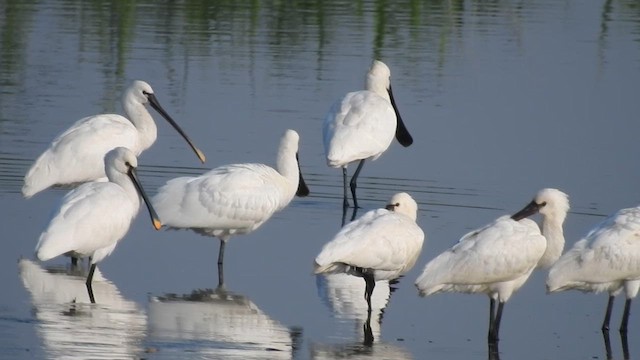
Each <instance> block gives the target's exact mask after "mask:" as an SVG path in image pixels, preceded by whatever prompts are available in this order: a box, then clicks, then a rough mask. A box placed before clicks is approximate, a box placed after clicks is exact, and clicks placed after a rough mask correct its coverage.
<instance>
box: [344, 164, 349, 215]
mask: <svg viewBox="0 0 640 360" xmlns="http://www.w3.org/2000/svg"><path fill="white" fill-rule="evenodd" d="M342 189H343V191H344V194H343V198H342V208H343V209H344V211H345V212H346V211H347V209H348V208H349V199H348V195H347V168H346V167H343V168H342Z"/></svg>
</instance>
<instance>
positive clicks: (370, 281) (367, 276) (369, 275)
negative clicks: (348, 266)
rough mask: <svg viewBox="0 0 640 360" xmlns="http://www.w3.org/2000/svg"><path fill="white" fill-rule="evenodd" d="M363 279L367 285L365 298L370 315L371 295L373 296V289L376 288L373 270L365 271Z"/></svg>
mask: <svg viewBox="0 0 640 360" xmlns="http://www.w3.org/2000/svg"><path fill="white" fill-rule="evenodd" d="M362 277H363V278H364V282H365V283H366V288H365V291H364V298H365V300H367V306H368V310H367V311H369V313H371V294H373V288H375V287H376V281H375V279H374V278H373V271H371V270H363V271H362Z"/></svg>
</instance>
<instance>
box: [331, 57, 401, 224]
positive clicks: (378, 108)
mask: <svg viewBox="0 0 640 360" xmlns="http://www.w3.org/2000/svg"><path fill="white" fill-rule="evenodd" d="M365 89H366V90H361V91H355V92H350V93H348V94H346V95H345V96H344V97H343V98H341V99H339V100H338V101H336V102H335V103H334V104H333V106H332V107H331V109H330V110H329V112H328V113H327V115H326V117H325V120H324V125H323V129H322V136H323V143H324V150H325V154H326V159H327V164H328V165H329V166H330V167H333V168H340V167H341V168H342V178H343V190H344V197H343V225H344V217H345V215H346V211H347V208H348V207H349V200H348V199H347V165H349V163H352V162H355V161H359V163H358V167H357V168H356V171H355V172H354V174H353V177H352V178H351V181H350V184H349V186H350V188H351V196H352V197H353V206H354V212H353V217H352V219H351V220H353V218H355V215H356V211H357V208H358V199H357V197H356V187H357V181H358V175H359V174H360V171H361V170H362V166H363V165H364V162H365V160H376V159H377V158H378V157H380V155H382V153H384V152H385V151H386V150H387V148H388V147H389V145H390V144H391V141H392V140H393V137H394V136H395V137H396V139H398V142H400V144H401V145H402V146H405V147H406V146H409V145H411V144H412V143H413V138H412V137H411V135H410V134H409V131H408V130H407V128H406V127H405V125H404V123H403V122H402V118H401V117H400V113H399V112H398V107H397V106H396V103H395V100H394V98H393V92H392V91H391V71H390V70H389V68H388V67H387V65H385V64H384V63H383V62H382V61H378V60H374V61H373V64H372V65H371V68H370V69H369V72H368V73H367V77H366V86H365Z"/></svg>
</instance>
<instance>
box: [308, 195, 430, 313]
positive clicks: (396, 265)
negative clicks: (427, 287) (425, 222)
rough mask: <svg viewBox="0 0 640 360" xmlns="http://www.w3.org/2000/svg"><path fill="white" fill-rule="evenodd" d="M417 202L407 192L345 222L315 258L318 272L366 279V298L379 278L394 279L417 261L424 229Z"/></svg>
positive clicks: (369, 302)
mask: <svg viewBox="0 0 640 360" xmlns="http://www.w3.org/2000/svg"><path fill="white" fill-rule="evenodd" d="M417 212H418V204H417V203H416V202H415V200H414V199H413V198H412V197H411V196H410V195H409V194H407V193H398V194H395V195H393V196H392V197H391V199H390V200H389V202H388V203H387V205H386V206H385V207H384V208H381V209H376V210H371V211H369V212H367V213H365V214H364V215H362V217H360V218H359V219H357V220H355V221H353V222H350V223H349V224H347V225H345V226H344V227H343V228H342V229H341V230H340V231H339V232H338V233H337V234H336V235H335V236H334V237H333V239H332V240H331V241H329V242H328V243H327V244H325V245H324V247H323V248H322V251H321V252H320V254H318V256H317V257H316V259H315V270H314V271H315V273H316V274H323V273H329V274H331V273H347V274H350V275H353V276H357V277H361V278H363V279H364V282H365V288H364V292H363V293H364V299H365V300H366V302H367V306H368V310H369V312H371V295H372V293H373V290H374V288H375V285H376V281H378V280H393V279H397V278H398V277H400V276H401V275H403V274H405V273H406V272H408V271H409V270H411V268H412V267H413V265H414V264H415V263H416V260H417V259H418V256H419V255H420V252H421V251H422V244H423V242H424V238H425V235H424V232H423V231H422V229H421V228H420V226H418V224H416V219H417Z"/></svg>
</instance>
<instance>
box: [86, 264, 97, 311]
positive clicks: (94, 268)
mask: <svg viewBox="0 0 640 360" xmlns="http://www.w3.org/2000/svg"><path fill="white" fill-rule="evenodd" d="M94 271H96V264H91V268H89V275H87V282H86V285H87V292H88V293H89V301H91V303H92V304H95V303H96V299H95V298H94V297H93V287H92V286H91V282H92V281H93V272H94Z"/></svg>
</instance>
